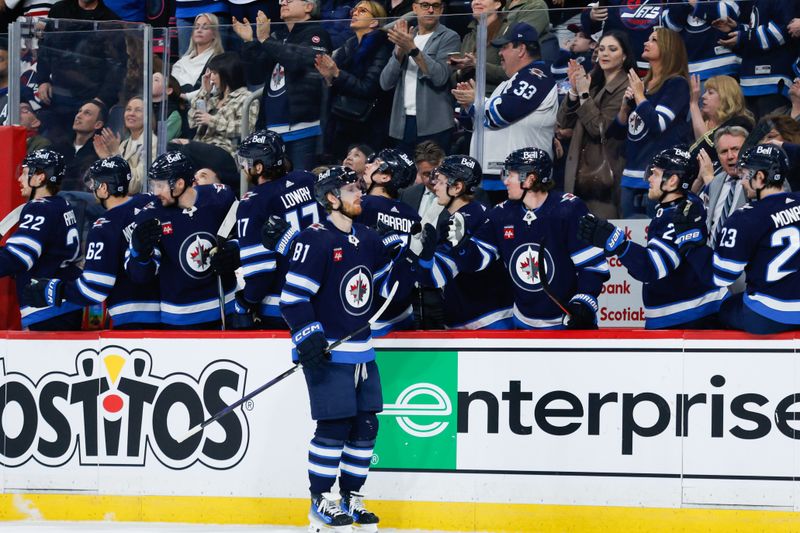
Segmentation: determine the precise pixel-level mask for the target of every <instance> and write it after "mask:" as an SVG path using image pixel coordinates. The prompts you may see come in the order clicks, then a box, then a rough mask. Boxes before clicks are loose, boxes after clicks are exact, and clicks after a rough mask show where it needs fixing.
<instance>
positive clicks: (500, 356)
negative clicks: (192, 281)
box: [0, 330, 800, 531]
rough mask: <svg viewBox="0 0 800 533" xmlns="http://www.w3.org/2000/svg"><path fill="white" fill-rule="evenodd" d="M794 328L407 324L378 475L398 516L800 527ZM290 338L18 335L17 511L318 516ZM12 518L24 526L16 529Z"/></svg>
mask: <svg viewBox="0 0 800 533" xmlns="http://www.w3.org/2000/svg"><path fill="white" fill-rule="evenodd" d="M798 341H800V339H796V338H795V337H794V336H793V335H790V334H787V335H779V336H772V337H767V338H755V337H752V336H748V335H742V334H737V333H728V332H709V333H705V334H701V333H698V332H692V333H687V334H684V333H683V332H645V331H641V330H600V331H598V332H580V333H575V332H555V333H528V332H508V333H501V332H494V333H479V334H475V333H453V332H448V333H447V334H436V333H431V334H418V333H398V334H394V335H392V336H390V337H389V338H385V339H380V340H377V341H375V344H376V348H378V362H379V366H380V371H381V380H382V383H383V390H384V412H383V413H382V414H381V415H380V416H379V418H380V422H381V429H380V434H379V438H378V443H377V445H376V448H375V452H374V456H373V459H372V463H373V472H372V473H371V475H370V478H369V480H368V482H367V486H366V487H365V491H366V492H367V495H368V500H369V502H370V506H371V508H374V510H375V511H376V512H377V513H378V514H379V515H380V516H381V518H382V525H384V526H385V527H387V528H397V529H423V528H424V529H439V530H451V531H623V530H624V531H637V530H641V531H767V530H768V531H798V530H800V482H798V477H800V447H798V438H800V431H798V430H800V415H798V414H797V413H798V412H800V405H799V404H800V384H799V383H798V377H799V375H800V368H798V361H797V358H798V356H797V348H798ZM288 350H289V340H288V338H287V337H286V336H285V335H282V334H274V335H273V334H272V333H252V332H248V333H245V332H241V333H231V332H228V333H196V332H191V333H190V332H184V333H163V332H152V333H150V332H148V333H146V334H145V335H144V336H142V333H141V332H137V333H132V332H131V333H128V332H117V333H114V332H108V333H106V332H104V333H102V334H90V333H85V334H26V333H8V334H7V336H6V337H5V338H3V339H2V340H0V408H1V409H2V413H1V414H0V430H2V434H1V435H0V437H2V438H1V439H0V464H2V467H0V487H1V488H2V492H1V493H0V502H2V503H0V520H11V521H17V520H23V519H30V518H34V519H41V520H113V521H134V522H176V523H182V522H191V523H199V524H202V523H206V524H278V525H280V524H285V525H287V526H302V524H303V523H305V513H306V506H307V496H306V490H307V488H306V487H307V479H306V474H305V473H306V446H307V442H308V440H309V439H310V437H311V435H312V432H313V423H312V422H311V420H310V419H309V414H308V402H307V395H306V390H305V385H304V383H303V381H302V377H300V376H299V375H295V376H292V377H290V378H288V379H287V380H285V381H284V382H282V383H280V384H278V385H276V386H275V387H273V388H271V389H269V390H267V391H265V392H264V393H263V394H261V395H259V396H257V397H256V398H254V399H253V401H252V402H248V403H246V404H245V405H244V406H243V408H242V409H238V410H236V411H235V412H234V413H232V414H231V415H229V416H228V417H225V418H224V419H223V420H222V423H221V424H212V425H211V426H209V427H208V428H206V429H205V430H204V431H203V432H202V433H201V434H198V435H196V436H194V437H192V438H190V439H189V440H187V441H185V442H183V443H178V442H177V440H176V437H177V436H180V435H182V434H183V433H184V432H185V431H186V430H187V429H188V428H189V426H190V425H194V424H196V423H198V422H199V421H201V420H203V419H204V418H207V417H208V416H210V414H213V413H214V412H216V411H217V410H219V409H221V408H222V407H224V406H225V405H227V404H228V403H230V402H233V401H235V400H236V399H237V398H241V397H242V395H244V394H246V393H247V392H249V391H251V390H253V389H254V388H256V387H258V386H259V385H261V384H262V383H264V382H266V381H267V380H269V379H271V378H272V377H274V376H276V375H278V374H279V373H281V372H283V371H284V370H286V369H287V368H289V366H290V364H291V363H290V361H289V358H288V355H287V354H288ZM0 527H2V525H0Z"/></svg>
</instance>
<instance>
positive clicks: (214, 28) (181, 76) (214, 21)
mask: <svg viewBox="0 0 800 533" xmlns="http://www.w3.org/2000/svg"><path fill="white" fill-rule="evenodd" d="M224 51H225V49H224V48H223V46H222V40H221V38H220V34H219V19H218V18H217V16H216V15H214V14H213V13H200V14H199V15H197V16H196V17H195V18H194V27H193V28H192V40H191V41H190V42H189V49H188V50H187V51H186V53H185V54H183V56H182V57H181V58H180V59H179V60H178V61H176V62H175V64H174V65H173V66H172V77H173V78H175V79H176V80H178V83H179V84H180V85H181V98H183V99H184V100H186V101H187V102H190V101H191V100H192V97H193V96H194V95H196V94H197V91H199V90H200V84H201V78H202V76H203V72H204V71H205V68H206V64H208V62H209V61H210V60H211V58H212V57H215V56H218V55H220V54H221V53H223V52H224Z"/></svg>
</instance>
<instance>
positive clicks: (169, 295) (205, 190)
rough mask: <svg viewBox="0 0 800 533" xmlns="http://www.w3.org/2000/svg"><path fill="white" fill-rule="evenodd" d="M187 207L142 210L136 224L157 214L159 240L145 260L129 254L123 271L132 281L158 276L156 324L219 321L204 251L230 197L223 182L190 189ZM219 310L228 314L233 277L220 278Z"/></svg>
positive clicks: (214, 281) (210, 244)
mask: <svg viewBox="0 0 800 533" xmlns="http://www.w3.org/2000/svg"><path fill="white" fill-rule="evenodd" d="M195 190H196V191H197V198H196V199H195V203H194V205H193V206H192V207H190V208H187V209H183V208H180V207H176V206H171V207H163V206H162V205H161V204H160V202H158V201H156V202H155V204H156V205H155V206H154V207H150V208H148V209H143V210H142V211H141V212H140V213H139V214H138V215H137V216H136V223H137V224H140V223H142V221H144V220H147V219H150V218H157V219H158V220H160V221H161V230H162V236H161V242H160V243H159V244H158V247H157V248H156V250H155V251H154V253H153V256H152V257H151V258H150V260H149V261H147V262H145V263H142V262H140V261H139V260H138V259H137V258H135V257H133V256H132V255H131V254H130V248H128V256H127V257H126V263H125V270H126V272H128V274H129V275H130V276H131V279H133V280H134V281H135V282H137V283H147V282H152V280H153V279H157V280H158V284H159V288H160V293H161V305H160V307H161V323H162V324H166V325H168V326H186V325H194V324H202V323H204V322H213V321H216V320H219V318H220V309H219V290H218V288H217V276H216V275H214V274H213V272H212V271H211V261H210V252H211V249H212V248H214V247H215V246H216V245H217V237H216V235H217V230H218V229H219V227H220V225H221V224H222V221H223V220H224V218H225V215H227V213H228V210H229V209H230V206H231V204H233V202H234V200H235V199H236V197H235V196H234V194H233V191H231V189H230V188H228V187H226V186H225V185H220V184H213V185H202V186H199V187H195ZM222 285H223V292H224V293H225V295H224V296H225V309H226V311H227V312H228V313H231V312H233V299H234V291H235V290H236V279H235V277H234V276H233V275H230V276H222Z"/></svg>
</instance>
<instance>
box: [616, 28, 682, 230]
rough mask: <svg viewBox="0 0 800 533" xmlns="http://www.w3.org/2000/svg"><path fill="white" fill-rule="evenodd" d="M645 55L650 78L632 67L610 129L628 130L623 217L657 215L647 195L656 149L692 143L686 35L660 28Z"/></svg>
mask: <svg viewBox="0 0 800 533" xmlns="http://www.w3.org/2000/svg"><path fill="white" fill-rule="evenodd" d="M642 59H643V60H645V61H647V62H648V64H649V66H650V68H649V70H648V72H647V76H646V77H645V78H644V80H641V79H640V78H639V76H638V75H637V74H636V72H635V71H633V70H631V71H629V72H628V81H629V84H630V86H629V87H628V89H627V90H626V91H625V97H624V98H623V99H622V106H621V107H620V110H619V113H618V114H617V119H616V120H615V121H614V123H613V124H612V129H611V132H610V134H612V135H614V136H618V137H621V136H622V135H626V134H627V142H626V145H625V146H626V147H625V169H624V171H623V173H622V183H621V185H622V189H621V197H620V210H621V215H622V217H623V218H639V217H647V216H648V214H649V216H650V217H652V216H654V214H655V213H654V210H655V205H656V204H655V202H654V201H649V200H648V199H647V189H648V184H647V181H646V180H645V179H644V178H645V168H646V167H647V165H648V164H649V163H650V160H651V159H652V158H653V156H654V155H655V154H657V153H658V152H660V151H661V150H664V149H666V148H670V147H672V146H676V145H678V144H681V143H688V142H689V140H690V137H691V131H690V127H689V122H688V121H689V116H688V115H689V70H688V65H687V59H686V47H685V46H684V44H683V41H682V40H681V37H680V35H678V34H677V33H675V32H674V31H672V30H669V29H667V28H656V29H655V30H654V31H653V33H651V34H650V39H649V40H648V41H647V43H645V45H644V51H643V52H642Z"/></svg>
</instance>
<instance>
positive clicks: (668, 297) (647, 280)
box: [618, 196, 728, 329]
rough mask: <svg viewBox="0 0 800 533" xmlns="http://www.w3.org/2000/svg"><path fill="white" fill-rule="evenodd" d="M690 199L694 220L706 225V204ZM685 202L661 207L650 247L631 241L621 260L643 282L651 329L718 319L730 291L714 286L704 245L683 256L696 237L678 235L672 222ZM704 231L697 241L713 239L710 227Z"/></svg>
mask: <svg viewBox="0 0 800 533" xmlns="http://www.w3.org/2000/svg"><path fill="white" fill-rule="evenodd" d="M690 200H691V201H692V205H691V210H690V212H689V216H690V217H691V218H698V220H705V219H706V210H705V208H704V207H703V202H702V201H701V200H700V199H699V198H697V197H696V196H690ZM681 201H682V199H681V200H676V201H674V202H670V203H666V204H661V205H659V206H658V209H657V210H656V216H655V218H653V220H652V221H650V226H649V227H648V229H647V246H640V245H638V244H636V243H635V242H630V241H629V242H628V247H627V248H626V249H625V251H624V252H622V253H621V254H620V255H619V256H618V257H619V261H620V263H622V264H623V265H624V266H625V268H627V269H628V272H630V274H631V276H633V277H634V278H635V279H637V280H639V281H641V282H642V283H643V286H642V300H643V303H644V315H645V321H644V327H645V328H646V329H664V328H673V327H679V326H681V325H682V324H687V323H689V322H692V321H695V320H698V319H701V318H703V317H706V316H710V315H713V314H714V313H716V312H717V311H719V307H720V305H721V304H722V301H723V300H724V299H725V298H726V297H727V295H728V291H727V289H724V288H720V287H717V286H716V285H714V282H713V280H712V279H711V275H710V272H709V271H708V268H707V265H708V263H709V261H710V260H711V254H712V252H711V248H709V247H707V246H700V247H698V248H697V249H695V250H692V251H691V252H690V253H687V254H685V255H684V254H681V252H680V250H679V248H680V246H681V243H682V241H683V240H685V239H687V238H689V237H691V235H690V234H692V232H688V233H686V234H681V235H676V234H675V227H674V225H673V224H672V217H673V215H674V214H675V209H677V208H678V207H679V206H682V204H681V203H680V202H681ZM694 231H695V232H697V230H694ZM699 231H700V232H701V233H697V238H700V237H708V230H707V229H706V226H705V225H703V227H702V229H701V230H699Z"/></svg>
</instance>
